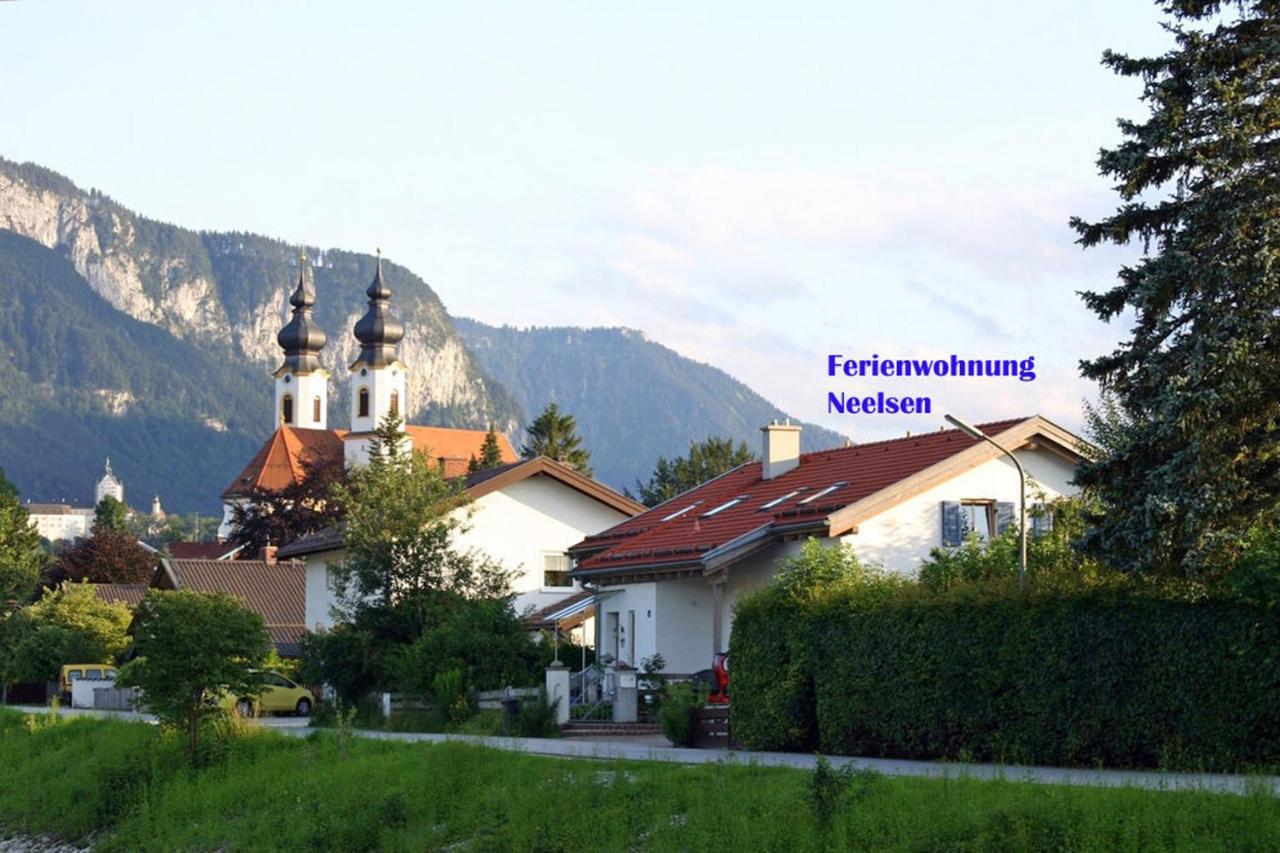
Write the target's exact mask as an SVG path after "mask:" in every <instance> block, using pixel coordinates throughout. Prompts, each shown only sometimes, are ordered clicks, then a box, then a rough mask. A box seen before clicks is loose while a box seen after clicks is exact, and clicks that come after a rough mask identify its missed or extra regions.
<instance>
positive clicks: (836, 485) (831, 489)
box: [796, 480, 849, 506]
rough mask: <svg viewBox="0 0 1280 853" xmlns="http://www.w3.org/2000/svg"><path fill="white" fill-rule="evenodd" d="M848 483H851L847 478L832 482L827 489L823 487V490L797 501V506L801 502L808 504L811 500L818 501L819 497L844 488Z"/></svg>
mask: <svg viewBox="0 0 1280 853" xmlns="http://www.w3.org/2000/svg"><path fill="white" fill-rule="evenodd" d="M847 485H849V483H848V482H847V481H845V480H841V481H840V482H838V483H832V484H831V485H830V486H827V487H826V488H825V489H822V490H821V491H817V492H814V493H813V494H811V495H809V497H807V498H805V499H804V500H802V501H799V502H797V504H796V505H797V506H799V505H800V504H807V503H809V502H811V501H816V500H817V499H818V498H825V497H826V496H827V495H829V494H831V493H832V492H834V491H835V490H836V489H843V488H844V487H845V486H847Z"/></svg>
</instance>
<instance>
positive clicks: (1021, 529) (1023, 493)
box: [946, 415, 1027, 591]
mask: <svg viewBox="0 0 1280 853" xmlns="http://www.w3.org/2000/svg"><path fill="white" fill-rule="evenodd" d="M946 419H947V422H948V423H950V424H951V425H952V426H954V427H956V428H957V429H959V430H960V431H961V432H963V433H964V434H965V435H967V436H969V437H970V438H976V439H979V440H981V441H985V442H986V443H987V444H990V445H991V446H992V447H994V448H995V449H996V450H999V451H1000V452H1001V453H1003V454H1004V455H1005V456H1008V457H1009V461H1010V462H1012V463H1013V467H1014V468H1017V469H1018V548H1019V562H1018V589H1019V590H1021V591H1025V590H1026V588H1027V473H1026V472H1025V471H1023V470H1022V463H1021V462H1019V461H1018V457H1016V456H1014V455H1013V454H1012V453H1010V452H1009V451H1008V450H1005V449H1004V448H1003V447H1001V446H1000V445H998V444H996V443H995V442H994V441H992V440H991V436H989V435H987V434H986V433H985V432H983V431H982V430H980V429H978V428H977V427H975V426H973V425H972V424H968V423H965V422H964V421H962V420H960V419H959V418H957V417H956V416H955V415H946Z"/></svg>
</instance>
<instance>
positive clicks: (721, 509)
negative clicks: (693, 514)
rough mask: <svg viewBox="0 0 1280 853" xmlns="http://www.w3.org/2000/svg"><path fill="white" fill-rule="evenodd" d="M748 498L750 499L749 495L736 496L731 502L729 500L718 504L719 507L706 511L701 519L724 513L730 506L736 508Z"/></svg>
mask: <svg viewBox="0 0 1280 853" xmlns="http://www.w3.org/2000/svg"><path fill="white" fill-rule="evenodd" d="M749 497H750V495H738V496H737V497H736V498H734V499H733V500H731V501H725V502H724V503H722V504H720V506H718V507H716V508H715V509H709V510H707V511H706V512H704V513H703V514H702V517H703V518H710V517H711V516H713V515H715V514H716V513H719V512H724V511H725V510H726V509H728V508H729V507H731V506H737V505H738V504H740V503H742V502H743V501H745V500H746V499H747V498H749Z"/></svg>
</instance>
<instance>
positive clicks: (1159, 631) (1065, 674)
mask: <svg viewBox="0 0 1280 853" xmlns="http://www.w3.org/2000/svg"><path fill="white" fill-rule="evenodd" d="M730 654H731V656H732V661H733V678H732V690H733V711H734V720H733V726H734V732H735V734H736V736H737V737H738V738H739V739H740V740H741V741H742V743H743V744H744V745H746V746H747V747H749V748H753V749H773V750H805V749H811V748H813V747H814V746H815V745H816V746H817V747H819V748H820V749H821V750H822V751H824V752H828V753H835V754H845V755H868V756H893V757H899V758H947V759H960V760H973V761H999V762H1011V763H1020V764H1050V765H1059V766H1070V765H1085V766H1093V765H1104V766H1109V767H1164V768H1170V769H1172V768H1179V769H1203V770H1241V769H1247V768H1255V767H1270V768H1274V767H1276V766H1280V620H1278V619H1277V618H1276V616H1275V614H1274V612H1271V611H1267V610H1265V609H1263V608H1259V607H1254V606H1250V605H1247V604H1243V603H1236V602H1232V601H1226V600H1208V601H1198V602H1191V601H1185V600H1171V599H1168V598H1160V597H1156V596H1153V595H1143V594H1137V593H1121V592H1117V591H1115V590H1108V591H1100V590H1095V591H1072V592H1054V593H1048V594H1041V595H1037V596H1032V597H1027V598H1024V597H1021V596H1018V595H1016V594H1007V593H1003V592H992V591H991V590H986V591H985V592H984V591H982V590H980V589H979V590H973V589H970V590H968V591H967V592H962V593H959V594H948V595H941V596H940V595H929V594H927V593H924V592H922V591H920V590H918V589H900V590H899V591H898V592H897V593H895V594H892V595H889V596H885V595H882V594H878V595H867V594H866V590H865V588H864V589H857V588H855V589H843V590H839V591H834V592H831V593H830V594H826V595H820V596H817V597H815V598H814V599H812V600H810V601H805V602H797V601H795V600H793V599H790V598H788V597H787V596H786V595H784V594H782V593H780V592H778V591H777V590H766V591H764V592H762V593H760V594H758V595H756V596H755V597H753V598H751V599H748V600H746V601H744V602H743V603H742V604H741V606H740V607H739V610H738V612H737V616H736V619H735V622H734V628H733V637H732V646H731V650H730Z"/></svg>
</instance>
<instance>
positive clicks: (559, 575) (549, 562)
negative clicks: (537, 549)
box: [542, 554, 573, 586]
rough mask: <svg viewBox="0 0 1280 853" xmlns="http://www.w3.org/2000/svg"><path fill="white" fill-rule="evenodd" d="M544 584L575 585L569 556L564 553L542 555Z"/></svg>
mask: <svg viewBox="0 0 1280 853" xmlns="http://www.w3.org/2000/svg"><path fill="white" fill-rule="evenodd" d="M542 585H543V586H573V578H572V577H570V576H569V558H568V557H567V556H565V555H564V554H543V555H542Z"/></svg>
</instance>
